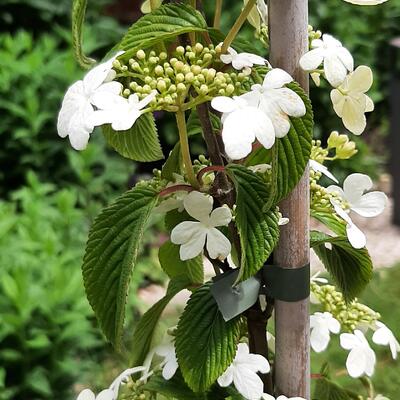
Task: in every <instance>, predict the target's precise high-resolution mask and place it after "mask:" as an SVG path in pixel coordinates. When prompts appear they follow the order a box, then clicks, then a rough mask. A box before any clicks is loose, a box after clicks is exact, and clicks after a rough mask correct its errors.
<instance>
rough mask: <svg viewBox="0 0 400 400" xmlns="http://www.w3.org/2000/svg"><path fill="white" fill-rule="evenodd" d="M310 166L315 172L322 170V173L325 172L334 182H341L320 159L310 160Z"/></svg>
mask: <svg viewBox="0 0 400 400" xmlns="http://www.w3.org/2000/svg"><path fill="white" fill-rule="evenodd" d="M310 167H311V168H312V169H313V170H314V171H315V172H321V174H324V175H325V176H327V177H328V178H330V179H332V180H333V181H334V182H336V183H339V181H338V180H337V179H336V177H335V176H334V175H333V174H332V173H331V172H329V169H328V168H327V167H326V166H325V165H322V164H321V163H319V162H318V161H315V160H310Z"/></svg>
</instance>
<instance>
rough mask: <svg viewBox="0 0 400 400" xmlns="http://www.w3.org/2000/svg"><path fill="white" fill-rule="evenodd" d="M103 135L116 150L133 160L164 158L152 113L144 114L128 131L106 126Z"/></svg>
mask: <svg viewBox="0 0 400 400" xmlns="http://www.w3.org/2000/svg"><path fill="white" fill-rule="evenodd" d="M103 134H104V137H105V138H106V140H107V143H108V144H109V145H110V146H111V147H112V148H113V149H114V150H116V151H117V152H118V153H119V154H121V155H122V156H124V157H126V158H129V159H131V160H135V161H157V160H161V159H162V158H164V155H163V152H162V149H161V145H160V142H159V140H158V135H157V127H156V124H155V121H154V117H153V114H151V113H146V114H143V115H142V116H141V117H140V118H138V119H137V120H136V122H135V124H134V125H133V126H132V128H131V129H128V130H127V131H114V130H113V129H112V128H111V125H105V126H104V127H103Z"/></svg>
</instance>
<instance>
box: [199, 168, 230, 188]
mask: <svg viewBox="0 0 400 400" xmlns="http://www.w3.org/2000/svg"><path fill="white" fill-rule="evenodd" d="M223 171H225V167H223V166H222V165H210V166H209V167H204V168H203V169H201V170H200V171H199V172H198V173H197V180H198V181H199V183H200V185H201V184H202V183H203V176H204V175H205V174H207V173H208V172H223Z"/></svg>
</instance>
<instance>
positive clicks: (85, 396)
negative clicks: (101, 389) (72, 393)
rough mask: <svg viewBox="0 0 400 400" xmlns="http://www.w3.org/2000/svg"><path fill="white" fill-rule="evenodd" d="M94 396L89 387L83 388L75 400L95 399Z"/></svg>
mask: <svg viewBox="0 0 400 400" xmlns="http://www.w3.org/2000/svg"><path fill="white" fill-rule="evenodd" d="M95 399H96V396H95V394H94V393H93V392H92V391H91V390H90V389H84V390H82V392H80V393H79V396H78V397H77V399H76V400H95Z"/></svg>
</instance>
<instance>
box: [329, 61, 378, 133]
mask: <svg viewBox="0 0 400 400" xmlns="http://www.w3.org/2000/svg"><path fill="white" fill-rule="evenodd" d="M372 81H373V76H372V71H371V68H369V67H366V66H365V65H361V66H359V67H358V68H356V70H355V71H354V72H352V73H351V74H349V75H347V77H346V79H345V80H344V81H343V83H342V84H341V85H340V86H339V87H338V88H337V89H333V90H332V91H331V100H332V104H333V109H334V110H335V113H336V114H337V115H338V116H339V117H340V118H342V121H343V125H344V126H345V127H346V128H347V129H348V130H349V131H350V132H352V133H354V134H355V135H361V134H362V133H363V132H364V129H365V127H366V125H367V120H366V118H365V115H364V114H365V113H366V112H371V111H373V109H374V103H373V101H372V100H371V99H370V98H369V97H368V96H367V95H366V94H365V93H366V92H367V91H368V90H369V89H370V88H371V86H372Z"/></svg>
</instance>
